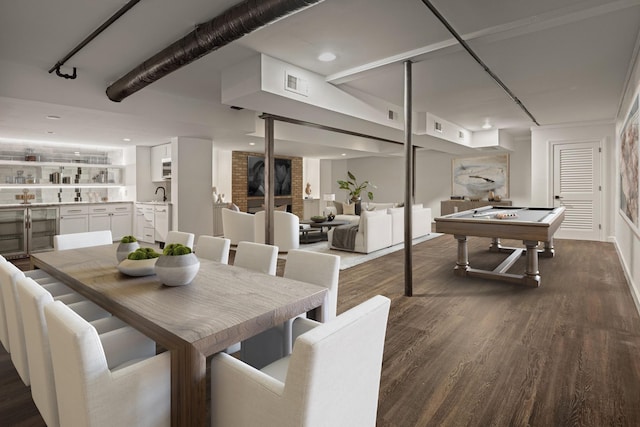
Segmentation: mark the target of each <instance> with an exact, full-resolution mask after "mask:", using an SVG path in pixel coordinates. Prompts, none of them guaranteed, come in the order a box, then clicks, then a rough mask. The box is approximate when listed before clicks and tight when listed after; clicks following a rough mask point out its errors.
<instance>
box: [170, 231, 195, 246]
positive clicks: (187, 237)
mask: <svg viewBox="0 0 640 427" xmlns="http://www.w3.org/2000/svg"><path fill="white" fill-rule="evenodd" d="M194 239H195V234H193V233H186V232H184V231H170V232H169V233H167V241H166V242H164V244H165V246H166V245H168V244H171V243H179V244H181V245H184V246H188V247H189V248H191V249H193V241H194Z"/></svg>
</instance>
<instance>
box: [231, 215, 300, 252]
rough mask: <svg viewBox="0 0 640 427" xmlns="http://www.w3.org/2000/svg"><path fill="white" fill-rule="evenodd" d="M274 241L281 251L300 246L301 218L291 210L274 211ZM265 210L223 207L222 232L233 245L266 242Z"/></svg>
mask: <svg viewBox="0 0 640 427" xmlns="http://www.w3.org/2000/svg"><path fill="white" fill-rule="evenodd" d="M273 219H274V227H275V230H274V231H275V232H274V240H275V241H274V242H273V244H274V245H276V246H277V247H278V250H279V251H280V252H288V251H289V250H291V249H298V247H299V246H300V219H299V218H298V217H297V216H296V215H294V214H292V213H289V212H281V211H274V212H273ZM264 222H265V212H264V211H260V212H256V213H255V214H249V213H246V212H239V211H233V210H231V209H227V208H223V209H222V233H223V234H224V237H225V238H227V239H229V240H231V244H232V245H237V244H238V243H240V242H256V243H264V242H265V235H264V231H265V230H264Z"/></svg>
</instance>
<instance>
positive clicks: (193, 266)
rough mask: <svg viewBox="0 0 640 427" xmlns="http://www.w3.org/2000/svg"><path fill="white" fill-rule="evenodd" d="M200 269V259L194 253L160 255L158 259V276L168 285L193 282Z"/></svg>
mask: <svg viewBox="0 0 640 427" xmlns="http://www.w3.org/2000/svg"><path fill="white" fill-rule="evenodd" d="M199 269H200V260H198V257H197V256H196V254H194V253H190V254H186V255H160V256H159V257H158V261H156V276H157V277H158V280H160V282H162V283H163V284H165V285H167V286H182V285H187V284H189V283H191V281H192V280H193V279H194V278H195V277H196V274H198V270H199Z"/></svg>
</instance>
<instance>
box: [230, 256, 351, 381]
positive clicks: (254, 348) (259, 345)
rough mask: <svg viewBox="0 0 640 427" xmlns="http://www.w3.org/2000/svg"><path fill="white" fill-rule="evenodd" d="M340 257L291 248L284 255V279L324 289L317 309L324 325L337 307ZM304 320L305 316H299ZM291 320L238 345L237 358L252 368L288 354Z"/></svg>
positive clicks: (289, 349) (290, 342) (290, 340)
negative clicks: (320, 304)
mask: <svg viewBox="0 0 640 427" xmlns="http://www.w3.org/2000/svg"><path fill="white" fill-rule="evenodd" d="M339 275H340V257H339V256H337V255H331V254H323V253H319V252H311V251H304V250H300V249H295V250H291V251H289V253H288V254H287V262H286V264H285V266H284V274H283V276H284V277H287V278H289V279H294V280H299V281H301V282H307V283H312V284H314V285H318V286H322V287H324V288H327V290H328V292H327V295H326V297H325V302H324V303H323V304H322V306H321V307H320V309H319V310H318V319H317V320H318V321H320V322H327V321H329V320H332V319H334V318H335V317H336V310H337V305H338V278H339ZM301 316H302V317H305V316H306V314H303V315H301ZM292 324H293V319H290V320H289V321H287V322H285V323H284V324H283V325H279V326H276V327H273V328H271V329H268V330H266V331H264V332H262V333H260V334H258V335H256V336H253V337H251V338H249V339H247V340H245V341H243V342H242V354H241V358H242V360H243V361H244V362H245V363H248V364H250V365H251V366H253V367H255V368H258V369H260V368H262V367H263V366H266V365H268V364H269V363H271V362H273V361H275V360H277V359H279V358H281V357H283V356H286V355H288V354H289V353H291V347H292V336H291V326H292Z"/></svg>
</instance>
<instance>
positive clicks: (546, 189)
mask: <svg viewBox="0 0 640 427" xmlns="http://www.w3.org/2000/svg"><path fill="white" fill-rule="evenodd" d="M583 141H600V143H601V145H602V149H603V152H602V155H601V167H602V168H601V177H602V179H601V185H602V195H603V200H602V205H603V215H602V218H601V221H602V227H603V231H604V235H605V236H611V234H612V233H613V225H612V224H613V222H612V220H611V218H613V215H614V213H613V211H612V209H611V206H612V204H613V193H612V189H613V188H614V186H615V183H614V181H613V175H614V169H615V165H614V164H613V163H612V160H611V156H612V153H613V152H614V151H615V143H614V141H615V139H614V126H613V123H609V124H607V123H604V124H584V125H582V126H565V127H541V128H536V129H532V131H531V171H532V173H531V204H532V205H535V206H553V194H552V192H553V182H552V178H553V177H552V172H553V171H552V170H551V169H552V168H553V163H552V156H551V150H552V144H553V143H571V142H583Z"/></svg>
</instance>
